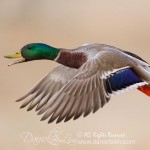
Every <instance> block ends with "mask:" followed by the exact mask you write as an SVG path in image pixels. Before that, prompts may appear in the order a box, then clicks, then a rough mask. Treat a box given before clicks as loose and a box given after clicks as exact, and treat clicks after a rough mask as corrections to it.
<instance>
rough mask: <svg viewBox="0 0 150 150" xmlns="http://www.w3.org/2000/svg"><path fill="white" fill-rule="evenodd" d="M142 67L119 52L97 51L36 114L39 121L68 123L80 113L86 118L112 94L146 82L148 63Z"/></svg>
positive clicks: (149, 78) (138, 62)
mask: <svg viewBox="0 0 150 150" xmlns="http://www.w3.org/2000/svg"><path fill="white" fill-rule="evenodd" d="M143 64H144V63H143V62H141V61H138V60H135V59H133V60H132V58H131V57H128V55H126V54H125V53H123V52H117V51H101V52H99V53H98V54H97V55H96V56H95V57H93V58H92V59H91V60H89V61H87V63H85V64H84V65H83V66H82V67H81V68H80V69H79V74H78V75H76V76H75V77H74V78H73V79H72V80H71V81H70V82H68V83H67V84H66V85H65V86H63V88H62V89H60V90H59V91H58V92H57V93H55V94H54V95H53V96H52V98H51V99H50V100H49V101H48V102H47V104H46V105H45V106H44V107H43V108H42V109H41V110H40V111H39V112H38V114H42V113H45V114H44V115H43V117H42V119H41V120H45V119H47V118H49V117H50V119H49V123H50V122H53V121H54V120H55V119H56V118H57V123H58V122H60V121H62V120H63V119H65V121H68V120H70V119H71V118H72V117H74V119H77V118H79V117H80V116H81V115H82V114H84V116H87V115H88V114H89V113H90V112H91V111H93V112H95V111H96V110H98V109H99V108H100V107H103V106H104V104H106V103H107V102H108V101H109V99H110V96H111V94H112V93H114V92H116V91H120V90H123V89H126V88H127V87H128V86H130V85H137V86H139V85H140V84H141V83H142V84H143V82H145V81H147V80H149V81H150V75H149V74H148V73H147V71H146V70H144V69H145V68H144V67H147V66H148V64H145V66H144V65H143ZM116 69H117V71H114V70H116ZM112 72H114V73H113V74H114V75H113V74H112ZM120 80H121V81H120ZM144 84H145V83H144ZM135 87H136V86H135Z"/></svg>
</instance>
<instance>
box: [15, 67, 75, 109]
mask: <svg viewBox="0 0 150 150" xmlns="http://www.w3.org/2000/svg"><path fill="white" fill-rule="evenodd" d="M77 72H78V69H74V68H69V67H66V66H63V65H59V66H57V67H56V68H54V69H53V70H52V71H50V72H49V73H48V74H47V75H46V76H45V77H43V78H42V79H41V80H40V81H39V82H38V83H37V84H36V85H35V86H34V87H33V88H32V89H31V90H30V91H29V92H28V93H27V94H26V95H24V96H23V97H21V98H19V99H18V100H17V101H24V103H23V104H22V105H21V108H23V107H25V106H27V105H28V104H30V105H29V107H28V109H27V110H28V111H29V110H32V109H33V108H34V107H35V106H37V107H36V110H39V109H41V108H42V107H43V106H44V105H45V104H46V103H47V101H48V100H49V99H50V98H51V97H52V96H53V95H54V93H56V92H57V91H59V90H60V89H61V88H62V87H63V86H64V85H65V84H66V83H68V82H69V81H70V79H72V78H73V77H74V76H75V75H76V74H77Z"/></svg>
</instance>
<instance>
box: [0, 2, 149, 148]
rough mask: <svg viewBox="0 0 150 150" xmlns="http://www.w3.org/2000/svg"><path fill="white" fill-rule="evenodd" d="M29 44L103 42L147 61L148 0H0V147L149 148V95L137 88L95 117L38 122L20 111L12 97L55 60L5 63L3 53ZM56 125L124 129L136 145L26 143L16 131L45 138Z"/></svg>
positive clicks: (72, 130) (68, 129) (72, 128)
mask: <svg viewBox="0 0 150 150" xmlns="http://www.w3.org/2000/svg"><path fill="white" fill-rule="evenodd" d="M31 42H43V43H47V44H50V45H52V46H55V47H63V48H75V47H78V46H80V45H82V44H85V43H105V44H110V45H113V46H116V47H119V48H122V49H124V50H128V51H131V52H134V53H136V54H138V55H139V56H141V57H142V58H144V59H145V60H147V61H149V62H150V55H149V54H150V1H148V0H143V1H141V0H132V1H131V0H122V1H121V0H115V1H112V0H92V1H91V0H80V1H79V0H59V1H58V0H42V1H40V0H13V1H9V0H0V52H1V57H0V63H1V69H0V76H1V78H0V85H1V86H0V91H1V92H0V103H1V104H0V118H1V123H0V149H6V150H9V149H16V150H19V149H22V150H25V149H29V150H31V149H32V150H40V149H42V148H44V149H45V150H48V149H51V148H54V149H77V148H78V149H87V150H90V149H100V148H101V149H103V150H108V149H111V150H120V149H121V150H140V149H142V148H144V149H145V150H149V149H150V142H149V139H150V98H149V97H147V96H145V95H144V94H142V93H140V92H138V91H137V90H132V91H130V92H128V93H125V94H122V95H119V96H116V97H112V99H111V101H110V102H109V103H108V104H107V105H105V107H104V108H103V109H101V110H99V111H98V112H97V113H95V114H94V115H93V114H91V115H89V116H88V117H87V118H82V117H81V118H80V119H78V120H76V121H70V122H67V123H60V124H57V125H56V124H55V123H52V124H47V121H45V122H40V118H41V117H40V116H37V115H36V113H35V112H34V111H32V112H28V113H27V112H26V110H25V109H23V110H20V109H19V106H20V103H15V99H17V98H18V97H20V96H22V95H23V94H24V93H26V92H27V91H28V89H30V88H31V87H32V86H33V85H34V84H35V83H36V82H37V81H38V80H39V79H40V78H42V77H43V76H44V75H45V74H46V73H47V72H49V70H50V69H52V68H53V67H54V66H56V65H57V64H56V63H54V62H51V61H46V60H43V61H34V62H30V63H24V64H19V65H16V66H12V67H8V66H7V64H8V63H10V62H12V60H8V59H4V58H3V56H4V55H6V54H11V53H14V52H17V51H18V50H19V49H20V48H21V47H22V46H24V45H25V44H27V43H31ZM55 127H60V128H61V129H62V130H63V133H62V135H61V136H65V135H66V134H67V133H70V134H72V135H74V137H76V134H77V133H78V132H80V131H81V132H89V131H95V132H97V133H100V132H105V133H107V132H109V131H110V132H113V133H123V132H125V133H126V139H134V140H135V141H136V144H135V145H132V144H129V145H121V144H120V145H118V144H116V145H115V144H114V145H109V144H106V145H105V144H98V145H94V144H90V145H86V144H82V145H78V144H76V145H74V146H71V145H68V144H62V143H60V144H59V145H57V146H52V145H50V144H49V143H47V142H45V143H39V144H38V145H34V144H33V143H25V142H23V140H22V139H21V138H20V134H21V133H23V132H25V131H27V132H30V133H32V134H33V135H34V136H40V137H41V136H47V135H48V134H49V132H50V131H51V130H52V129H54V128H55Z"/></svg>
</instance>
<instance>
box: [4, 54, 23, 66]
mask: <svg viewBox="0 0 150 150" xmlns="http://www.w3.org/2000/svg"><path fill="white" fill-rule="evenodd" d="M4 57H5V58H9V59H13V58H21V59H19V60H16V61H14V62H13V63H11V64H8V66H12V65H14V64H18V63H22V62H25V59H24V58H23V57H22V55H21V51H19V52H18V53H15V54H12V55H6V56H4Z"/></svg>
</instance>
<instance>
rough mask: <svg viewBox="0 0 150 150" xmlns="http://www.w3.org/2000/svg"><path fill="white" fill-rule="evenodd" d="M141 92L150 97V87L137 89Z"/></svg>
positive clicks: (145, 86) (144, 86)
mask: <svg viewBox="0 0 150 150" xmlns="http://www.w3.org/2000/svg"><path fill="white" fill-rule="evenodd" d="M137 89H138V90H139V91H141V92H143V93H144V94H146V95H147V96H150V86H149V85H143V86H140V87H138V88H137Z"/></svg>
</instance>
